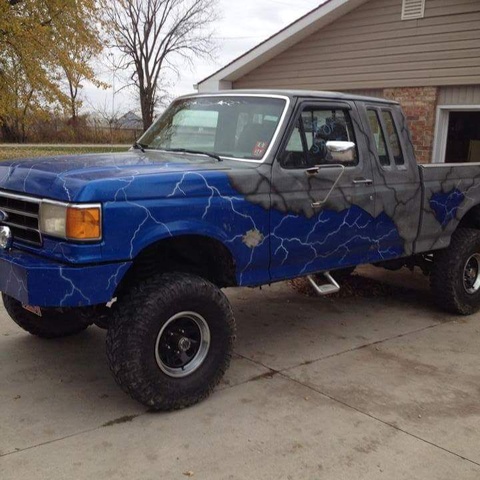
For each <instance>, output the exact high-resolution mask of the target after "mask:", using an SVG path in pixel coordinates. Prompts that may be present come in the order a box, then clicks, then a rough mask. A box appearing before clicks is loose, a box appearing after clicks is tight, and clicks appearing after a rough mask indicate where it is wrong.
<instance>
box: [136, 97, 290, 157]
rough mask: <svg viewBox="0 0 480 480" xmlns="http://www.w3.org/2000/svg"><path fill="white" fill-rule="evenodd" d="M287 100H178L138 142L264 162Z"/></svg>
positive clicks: (209, 98) (164, 148)
mask: <svg viewBox="0 0 480 480" xmlns="http://www.w3.org/2000/svg"><path fill="white" fill-rule="evenodd" d="M285 104H286V101H285V100H284V99H281V98H269V97H248V96H245V97H242V96H233V95H232V96H212V97H192V98H183V99H179V100H177V101H175V102H174V103H172V105H171V106H170V107H169V108H168V109H167V110H166V112H165V113H164V114H163V115H162V116H161V117H160V118H159V119H158V120H157V121H156V122H155V123H154V124H153V125H152V126H151V127H150V128H149V129H148V130H147V131H146V132H145V134H144V135H143V136H142V137H141V138H140V140H139V141H138V143H139V144H141V145H142V147H145V148H149V149H150V148H151V149H158V150H177V151H178V150H190V151H197V152H205V153H210V154H215V155H221V156H223V157H231V158H238V159H245V160H261V159H262V158H263V157H264V155H265V153H266V151H267V149H268V147H269V145H270V143H271V141H272V138H273V136H274V134H275V131H276V129H277V127H278V124H279V122H280V117H281V116H282V113H283V110H284V108H285Z"/></svg>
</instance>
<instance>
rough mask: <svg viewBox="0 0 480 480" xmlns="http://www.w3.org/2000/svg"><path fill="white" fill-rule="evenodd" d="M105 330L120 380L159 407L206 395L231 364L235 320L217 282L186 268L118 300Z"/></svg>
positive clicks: (184, 403) (134, 394)
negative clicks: (214, 283)
mask: <svg viewBox="0 0 480 480" xmlns="http://www.w3.org/2000/svg"><path fill="white" fill-rule="evenodd" d="M117 304H118V305H116V309H115V312H114V314H113V320H112V323H111V324H110V326H109V329H108V332H107V358H108V362H109V365H110V369H111V371H112V373H113V376H114V377H115V380H116V381H117V383H118V384H119V385H120V386H121V387H122V389H123V390H124V391H126V392H127V393H128V394H130V396H131V397H133V398H134V399H135V400H138V401H139V402H141V403H143V404H144V405H147V406H149V407H151V408H153V409H155V410H175V409H179V408H183V407H187V406H189V405H192V404H194V403H197V402H198V401H200V400H202V399H203V398H205V397H207V396H208V395H209V394H210V392H211V391H212V390H213V388H214V387H215V385H217V384H218V382H219V381H220V379H221V378H222V376H223V374H224V373H225V371H226V369H227V368H228V366H229V363H230V357H231V354H232V348H233V340H234V335H235V322H234V318H233V313H232V310H231V307H230V304H229V302H228V300H227V298H226V297H225V295H224V294H223V293H222V291H221V290H220V289H219V288H217V287H216V286H215V285H213V284H212V283H210V282H208V281H207V280H204V279H202V278H200V277H197V276H195V275H190V274H184V273H169V274H162V275H158V276H155V277H153V278H150V279H148V280H146V281H144V282H142V283H141V284H139V285H138V286H136V287H135V288H133V289H132V290H131V292H130V293H128V294H126V295H125V296H123V297H122V298H120V299H119V300H118V302H117Z"/></svg>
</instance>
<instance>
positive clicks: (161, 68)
mask: <svg viewBox="0 0 480 480" xmlns="http://www.w3.org/2000/svg"><path fill="white" fill-rule="evenodd" d="M216 3H217V2H216V0H104V1H103V3H102V5H103V11H104V15H105V18H106V25H107V28H106V30H107V32H109V33H110V35H111V37H112V41H111V43H112V44H113V46H115V47H117V48H118V49H119V50H120V52H121V53H122V54H123V58H122V60H123V62H122V65H121V66H122V67H123V68H124V69H126V70H127V71H130V72H131V80H132V82H133V84H134V86H135V87H136V89H137V92H138V96H139V99H140V107H141V111H142V119H143V126H144V129H147V128H148V127H149V126H150V125H151V124H152V122H153V118H154V112H155V107H156V106H157V105H158V103H159V101H160V99H161V97H162V95H163V94H164V92H163V91H162V85H165V76H166V74H167V72H174V73H178V68H179V66H180V64H184V63H185V61H186V62H189V61H191V59H192V58H193V57H196V56H203V57H205V56H210V55H211V54H212V51H213V49H214V42H213V40H212V32H211V30H210V27H211V24H212V22H213V21H214V20H215V19H216V18H217V15H216V10H215V7H216Z"/></svg>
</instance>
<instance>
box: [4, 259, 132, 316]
mask: <svg viewBox="0 0 480 480" xmlns="http://www.w3.org/2000/svg"><path fill="white" fill-rule="evenodd" d="M129 266H130V262H123V263H119V264H105V265H93V266H83V267H74V266H70V265H64V264H58V263H56V262H52V261H48V260H45V259H42V258H40V257H37V256H34V255H30V254H28V253H22V252H18V251H13V252H10V253H6V252H2V253H0V291H2V292H5V293H7V294H8V295H10V296H12V297H14V298H16V299H17V300H19V301H20V302H22V303H24V304H28V305H38V306H41V307H49V306H52V307H58V306H72V307H73V306H84V305H94V304H98V303H106V302H108V301H109V300H111V298H112V297H113V294H114V292H115V289H116V287H117V285H118V283H119V281H120V280H121V278H122V277H123V275H124V274H125V272H126V271H127V270H128V268H129Z"/></svg>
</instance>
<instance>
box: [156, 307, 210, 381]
mask: <svg viewBox="0 0 480 480" xmlns="http://www.w3.org/2000/svg"><path fill="white" fill-rule="evenodd" d="M209 349H210V329H209V327H208V324H207V322H206V320H205V319H204V318H203V317H202V316H201V315H199V314H198V313H196V312H180V313H177V314H175V315H173V316H172V317H170V318H169V319H168V320H167V321H166V322H165V325H163V327H162V328H161V329H160V331H159V332H158V335H157V340H156V342H155V359H156V361H157V365H158V367H159V368H160V370H162V372H163V373H165V374H167V375H168V376H169V377H174V378H181V377H186V376H188V375H190V374H192V373H193V372H194V371H195V370H197V369H198V368H199V367H200V366H201V365H202V363H203V362H204V361H205V358H207V355H208V351H209Z"/></svg>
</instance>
